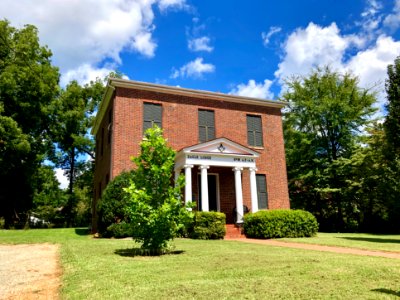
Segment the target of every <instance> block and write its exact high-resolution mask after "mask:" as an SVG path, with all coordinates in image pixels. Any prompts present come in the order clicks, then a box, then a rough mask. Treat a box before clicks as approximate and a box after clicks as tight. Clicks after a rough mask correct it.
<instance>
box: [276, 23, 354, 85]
mask: <svg viewBox="0 0 400 300" xmlns="http://www.w3.org/2000/svg"><path fill="white" fill-rule="evenodd" d="M361 43H362V41H361V40H359V39H358V38H357V37H356V36H354V35H349V36H342V35H340V32H339V29H338V27H337V26H336V24H335V23H332V24H331V25H329V26H327V27H320V26H318V25H316V24H314V23H310V24H308V26H307V28H305V29H303V28H299V29H297V30H296V31H295V32H293V33H292V34H291V35H290V36H289V37H288V39H287V40H286V42H285V44H284V52H285V56H284V58H283V60H282V62H281V63H279V65H278V70H277V71H276V72H275V76H276V77H278V78H279V79H280V80H281V82H282V79H285V78H287V77H289V76H291V75H293V74H296V75H304V74H307V73H308V72H309V71H310V70H311V69H312V68H314V67H316V66H318V65H330V66H332V67H333V68H340V67H341V66H342V60H343V57H344V53H345V51H346V50H347V49H348V48H349V47H350V46H351V45H353V44H354V45H356V44H361Z"/></svg>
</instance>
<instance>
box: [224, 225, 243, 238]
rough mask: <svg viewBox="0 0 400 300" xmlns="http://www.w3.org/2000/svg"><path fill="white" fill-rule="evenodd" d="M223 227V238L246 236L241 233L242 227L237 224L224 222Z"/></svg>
mask: <svg viewBox="0 0 400 300" xmlns="http://www.w3.org/2000/svg"><path fill="white" fill-rule="evenodd" d="M225 229H226V234H225V239H240V238H243V239H245V238H246V236H245V235H244V234H243V228H242V227H239V226H237V225H236V224H226V225H225Z"/></svg>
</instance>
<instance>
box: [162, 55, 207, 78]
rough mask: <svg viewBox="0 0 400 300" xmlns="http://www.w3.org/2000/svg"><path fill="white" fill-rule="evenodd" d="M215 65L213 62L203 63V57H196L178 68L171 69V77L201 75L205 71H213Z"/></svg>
mask: <svg viewBox="0 0 400 300" xmlns="http://www.w3.org/2000/svg"><path fill="white" fill-rule="evenodd" d="M214 71H215V66H214V65H213V64H208V63H203V58H201V57H198V58H196V59H195V60H193V61H191V62H188V63H187V64H186V65H184V66H182V67H180V68H179V70H173V72H172V74H171V76H170V77H171V78H174V79H175V78H178V77H194V78H196V77H197V78H199V77H202V76H203V74H205V73H213V72H214Z"/></svg>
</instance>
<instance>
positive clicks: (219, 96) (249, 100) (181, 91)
mask: <svg viewBox="0 0 400 300" xmlns="http://www.w3.org/2000/svg"><path fill="white" fill-rule="evenodd" d="M115 88H127V89H137V90H144V91H152V92H157V93H164V94H172V95H180V96H187V97H196V98H202V99H211V100H219V101H226V102H233V103H241V104H249V105H258V106H264V107H274V108H283V107H284V106H286V103H285V102H280V101H275V100H265V99H260V98H253V97H244V96H236V95H228V94H223V93H216V92H209V91H202V90H193V89H186V88H181V87H173V86H167V85H161V84H154V83H147V82H141V81H133V80H126V79H119V78H110V79H108V82H107V86H106V91H105V93H104V95H103V99H102V101H101V103H100V107H99V110H98V112H97V115H96V119H95V121H94V124H93V128H92V134H94V135H95V134H96V133H97V132H98V130H99V127H100V123H101V120H102V119H103V117H104V114H105V113H106V110H107V107H108V104H109V103H110V100H111V98H112V95H113V92H114V90H115Z"/></svg>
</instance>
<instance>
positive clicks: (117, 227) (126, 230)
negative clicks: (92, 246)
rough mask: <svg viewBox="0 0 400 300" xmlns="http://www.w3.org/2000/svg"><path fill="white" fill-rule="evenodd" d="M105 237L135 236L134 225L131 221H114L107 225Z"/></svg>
mask: <svg viewBox="0 0 400 300" xmlns="http://www.w3.org/2000/svg"><path fill="white" fill-rule="evenodd" d="M102 236H103V237H107V238H108V237H114V238H117V239H120V238H125V237H131V236H133V229H132V225H131V224H129V223H125V222H121V223H114V224H111V225H110V226H108V227H107V229H106V231H105V232H104V233H103V235H102Z"/></svg>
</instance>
